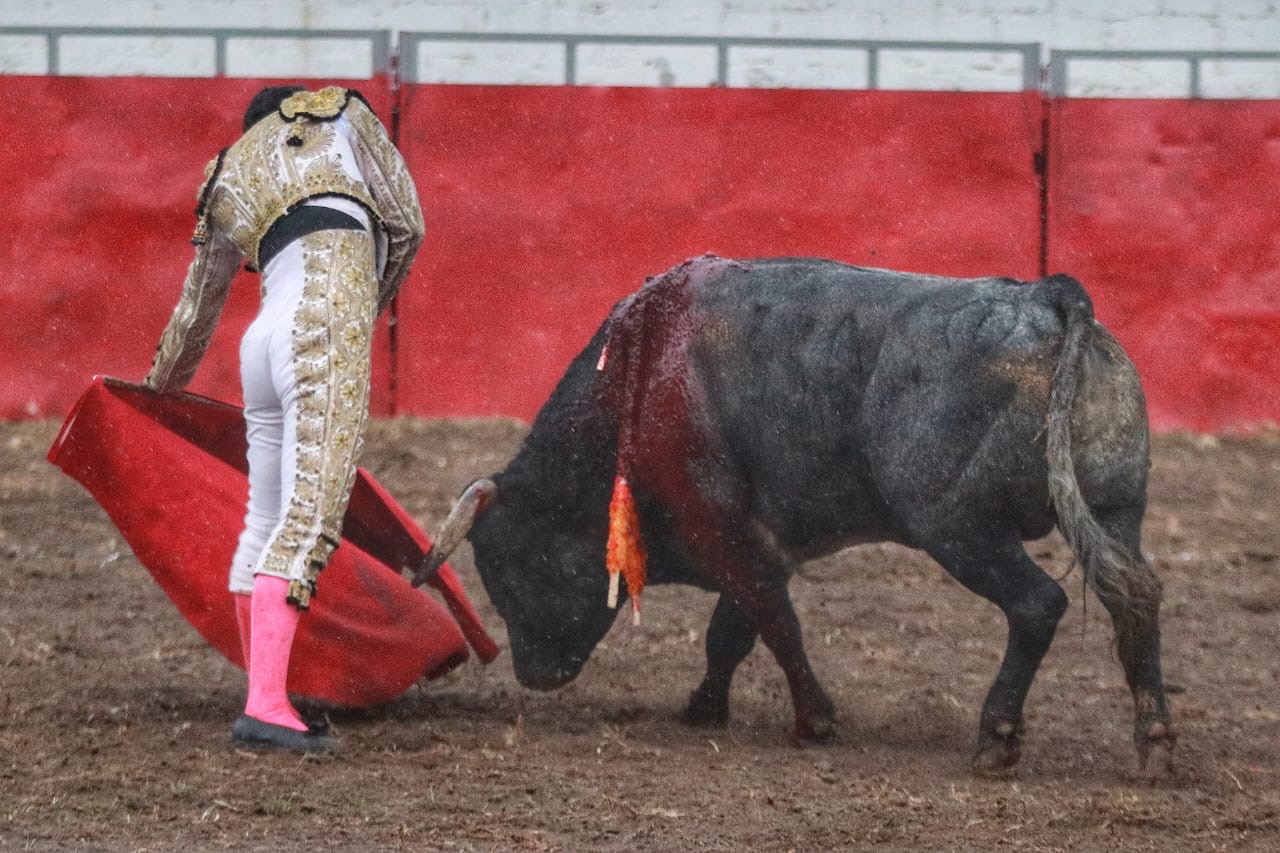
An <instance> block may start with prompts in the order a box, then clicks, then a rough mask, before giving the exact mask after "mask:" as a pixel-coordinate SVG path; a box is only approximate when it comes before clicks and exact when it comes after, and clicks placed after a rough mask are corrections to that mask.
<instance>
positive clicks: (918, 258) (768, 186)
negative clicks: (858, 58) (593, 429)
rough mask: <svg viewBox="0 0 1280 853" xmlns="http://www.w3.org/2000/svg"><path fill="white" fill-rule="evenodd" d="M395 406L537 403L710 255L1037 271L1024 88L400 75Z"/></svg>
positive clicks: (525, 406)
mask: <svg viewBox="0 0 1280 853" xmlns="http://www.w3.org/2000/svg"><path fill="white" fill-rule="evenodd" d="M403 115H404V118H403V123H402V125H401V134H400V142H401V147H402V149H403V150H404V152H405V155H406V157H407V158H408V160H409V163H410V166H411V168H412V170H413V172H414V174H415V176H417V180H418V186H419V191H420V192H421V193H422V195H423V197H424V199H426V204H427V206H428V210H427V216H428V220H429V222H428V232H429V234H428V239H427V245H426V248H425V249H424V252H423V254H422V256H421V257H420V259H419V261H418V263H417V266H416V268H415V271H414V276H415V280H414V281H413V282H412V287H410V288H408V289H406V290H405V291H404V295H403V297H402V298H401V301H400V325H399V330H400V336H401V341H402V350H401V359H400V361H399V366H400V369H401V372H400V380H401V381H400V388H399V394H398V398H397V399H398V402H399V405H400V408H401V410H402V411H406V412H414V413H420V414H433V415H469V414H483V415H496V414H508V415H516V416H518V417H521V418H531V417H532V416H533V414H534V413H535V412H536V411H537V408H538V406H539V405H540V404H541V403H542V401H543V400H545V399H546V397H547V394H548V393H549V392H550V391H551V388H552V386H553V385H554V383H555V381H556V379H557V378H558V377H559V375H560V373H561V372H562V371H563V369H564V367H565V366H566V365H567V364H568V363H569V360H570V359H571V358H572V357H573V356H574V355H575V354H576V353H577V351H578V350H579V349H580V348H581V347H582V345H583V344H585V343H586V341H587V340H588V339H589V338H590V337H591V334H592V333H593V332H594V331H595V328H596V326H597V325H599V323H600V321H601V320H603V319H604V317H605V315H606V314H607V312H608V310H609V307H610V306H611V305H612V304H613V303H614V301H616V300H617V299H618V298H620V297H622V296H624V295H625V294H627V293H630V292H631V291H633V290H635V289H636V288H638V287H640V286H641V285H642V284H643V283H644V280H645V277H646V276H650V275H655V274H657V273H661V272H663V271H665V270H666V269H668V268H669V267H671V266H673V265H675V264H676V263H678V262H680V261H682V260H685V259H686V258H689V257H692V256H696V255H701V254H703V253H705V252H714V253H716V254H719V255H723V256H728V257H743V258H750V257H757V256H762V255H819V256H825V257H831V258H836V259H838V260H844V261H849V262H852V263H858V264H866V265H876V266H889V267H899V268H903V269H914V270H922V271H928V272H936V273H946V274H952V275H969V274H973V275H977V274H982V273H985V272H989V271H992V270H996V271H999V272H1001V273H1007V274H1011V275H1019V276H1034V275H1035V273H1036V267H1037V262H1038V235H1039V229H1040V225H1039V196H1038V190H1037V182H1036V176H1035V174H1034V171H1033V164H1034V155H1035V152H1036V151H1037V150H1038V149H1039V128H1040V122H1039V106H1038V99H1037V98H1036V96H1034V95H1031V96H1027V95H1020V94H1016V95H972V94H970V95H965V94H921V93H914V94H906V93H888V92H816V91H759V90H743V89H739V90H724V89H616V88H615V89H593V88H569V87H556V88H516V87H508V88H502V87H455V86H415V87H410V88H409V89H408V90H407V92H406V98H405V103H404V111H403Z"/></svg>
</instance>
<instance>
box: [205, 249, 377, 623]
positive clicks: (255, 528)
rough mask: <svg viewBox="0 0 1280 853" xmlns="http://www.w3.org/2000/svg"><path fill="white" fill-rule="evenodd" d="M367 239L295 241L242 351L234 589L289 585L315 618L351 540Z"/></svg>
mask: <svg viewBox="0 0 1280 853" xmlns="http://www.w3.org/2000/svg"><path fill="white" fill-rule="evenodd" d="M374 265H375V261H374V250H373V241H372V239H371V238H370V236H369V234H368V233H367V232H362V231H342V230H332V231H320V232H316V233H314V234H309V235H306V236H304V237H302V238H300V239H298V240H295V241H294V242H293V243H290V244H289V245H288V246H286V247H285V248H284V249H282V250H281V251H280V253H279V254H278V255H276V256H275V257H274V258H273V259H272V260H271V262H270V263H269V264H268V265H267V268H266V269H265V270H263V276H262V291H263V292H262V305H261V308H260V309H259V312H258V315H257V317H256V318H255V319H254V321H253V323H252V324H251V325H250V326H249V328H248V330H247V331H246V332H245V335H244V337H243V339H242V340H241V344H240V379H241V383H242V388H243V393H244V418H245V425H246V427H247V435H248V441H249V501H248V506H247V509H246V513H245V526H244V530H243V532H242V533H241V535H240V539H239V542H238V544H237V548H236V552H235V555H234V557H233V559H232V564H231V577H230V583H229V587H230V589H231V591H232V592H233V593H241V594H249V593H251V592H252V590H253V578H254V575H255V574H270V575H275V576H278V577H284V578H286V579H288V580H290V581H291V582H293V583H292V584H291V588H290V598H291V600H293V601H294V603H295V604H297V605H298V606H299V607H301V608H303V609H305V607H306V606H307V605H308V603H309V598H310V594H311V593H312V592H314V588H315V577H316V575H318V573H319V571H320V569H322V568H323V567H324V565H325V563H327V562H328V558H329V556H330V554H331V553H332V551H333V549H334V548H336V547H337V544H338V541H339V539H340V536H341V521H342V515H343V514H344V513H345V510H346V504H347V500H348V498H349V497H350V492H351V486H352V484H353V483H354V478H355V472H356V463H357V459H358V454H359V451H360V449H361V447H362V444H363V434H364V426H365V423H366V421H367V419H368V403H369V372H370V351H371V338H372V332H373V320H374V311H375V310H376V300H377V279H376V275H375V272H374Z"/></svg>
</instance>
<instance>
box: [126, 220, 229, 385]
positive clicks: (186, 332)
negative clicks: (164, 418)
mask: <svg viewBox="0 0 1280 853" xmlns="http://www.w3.org/2000/svg"><path fill="white" fill-rule="evenodd" d="M242 259H243V255H241V253H240V250H239V249H237V248H236V247H235V245H234V244H232V242H231V241H230V240H228V239H227V238H226V237H224V236H222V235H221V234H217V233H215V234H213V235H212V236H210V237H209V239H208V242H207V243H205V244H203V245H198V246H196V256H195V260H193V261H192V262H191V266H190V268H189V269H188V270H187V279H186V281H185V282H184V283H183V285H182V296H181V297H180V298H179V300H178V305H177V307H176V308H174V309H173V316H172V317H170V318H169V325H168V326H166V327H165V330H164V334H162V335H161V336H160V345H159V346H158V347H156V356H155V359H154V360H153V361H152V362H151V370H150V372H148V373H147V377H146V379H145V380H143V381H144V382H145V383H146V385H147V387H149V388H151V389H153V390H155V391H181V390H182V389H183V388H185V387H186V386H187V385H188V383H190V382H191V379H192V377H194V376H195V373H196V368H197V367H199V366H200V360H201V359H202V358H203V357H204V353H205V350H207V349H208V348H209V339H210V338H211V337H213V330H214V327H216V326H217V324H218V317H219V316H220V315H221V314H222V306H223V305H225V304H226V301H227V292H228V291H229V290H230V289H231V282H232V280H233V279H234V278H235V275H236V270H237V268H238V267H239V266H240V261H241V260H242Z"/></svg>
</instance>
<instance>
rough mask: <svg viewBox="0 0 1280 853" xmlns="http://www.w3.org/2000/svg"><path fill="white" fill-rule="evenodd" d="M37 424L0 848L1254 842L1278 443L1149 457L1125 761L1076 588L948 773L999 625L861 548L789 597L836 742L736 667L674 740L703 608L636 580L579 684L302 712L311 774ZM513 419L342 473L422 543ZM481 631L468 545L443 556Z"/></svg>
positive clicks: (416, 696) (495, 672) (1265, 815)
mask: <svg viewBox="0 0 1280 853" xmlns="http://www.w3.org/2000/svg"><path fill="white" fill-rule="evenodd" d="M55 429H56V424H52V423H35V424H30V423H28V424H4V425H0V850H63V849H74V850H78V849H83V850H177V849H182V848H188V849H193V850H216V849H241V850H251V849H264V850H265V849H272V850H315V849H327V850H362V851H363V850H395V849H406V850H483V851H488V850H503V851H505V850H516V851H519V850H536V851H539V850H575V851H577V850H604V851H609V850H680V851H705V850H726V851H727V850H733V851H739V850H744V849H750V850H769V851H773V850H777V851H785V850H796V851H809V850H823V849H864V848H878V849H884V850H903V851H906V850H913V851H914V850H966V849H983V850H989V849H1010V850H1073V851H1074V850H1215V849H1223V850H1227V849H1230V850H1276V849H1280V532H1277V521H1280V497H1278V496H1277V495H1278V493H1280V436H1277V435H1274V434H1273V435H1269V436H1262V437H1256V438H1250V439H1205V438H1193V437H1185V436H1183V437H1179V436H1165V437H1161V438H1159V439H1158V440H1157V441H1156V447H1155V453H1154V470H1153V474H1152V487H1151V498H1152V506H1151V510H1150V512H1149V515H1148V519H1147V524H1146V536H1147V539H1146V548H1147V551H1148V553H1149V557H1150V559H1151V561H1152V563H1153V564H1154V565H1155V566H1156V567H1157V568H1158V570H1159V572H1160V574H1161V576H1162V577H1163V579H1164V581H1165V589H1166V595H1165V604H1164V629H1165V630H1164V639H1165V669H1166V675H1167V678H1168V681H1169V682H1170V686H1171V689H1172V691H1173V695H1172V697H1171V700H1172V703H1173V709H1174V714H1175V720H1176V724H1177V726H1178V730H1179V734H1180V737H1181V741H1180V744H1179V749H1178V752H1177V755H1176V764H1175V766H1174V768H1173V772H1172V773H1171V774H1165V775H1160V776H1157V777H1155V778H1152V777H1151V776H1150V775H1148V774H1140V773H1138V772H1137V771H1136V769H1135V760H1134V752H1133V749H1132V746H1131V744H1130V731H1131V711H1130V707H1129V705H1130V703H1129V699H1128V694H1127V691H1126V689H1125V688H1124V686H1123V680H1122V676H1121V673H1120V669H1119V666H1118V664H1117V663H1116V660H1115V657H1114V653H1113V650H1112V646H1111V641H1112V634H1111V630H1110V627H1109V625H1108V624H1107V622H1106V621H1105V614H1104V612H1103V609H1102V607H1101V606H1100V605H1099V604H1098V603H1097V601H1096V599H1090V601H1089V602H1088V606H1087V607H1085V606H1082V605H1083V604H1084V603H1085V602H1084V600H1083V593H1082V589H1081V581H1080V576H1079V573H1078V572H1075V573H1070V574H1067V571H1068V563H1067V558H1066V553H1067V552H1066V549H1065V546H1064V545H1063V544H1062V542H1061V540H1060V539H1058V538H1057V537H1056V536H1054V537H1050V538H1049V539H1046V540H1043V541H1040V542H1036V543H1032V544H1031V546H1030V552H1031V553H1032V555H1033V556H1034V557H1036V558H1037V559H1038V560H1039V561H1040V562H1041V564H1042V565H1044V566H1045V567H1046V568H1048V569H1049V570H1050V571H1052V572H1054V573H1055V576H1058V575H1066V577H1065V579H1064V581H1063V583H1064V586H1065V588H1066V589H1067V590H1068V592H1069V594H1070V595H1071V598H1072V608H1071V610H1070V611H1069V613H1068V615H1067V617H1066V619H1065V620H1064V622H1063V624H1062V627H1061V628H1060V631H1059V634H1058V637H1057V641H1056V643H1055V646H1054V648H1053V650H1052V651H1051V653H1050V655H1049V657H1048V658H1047V659H1046V661H1045V664H1044V667H1043V669H1042V670H1041V672H1040V676H1039V678H1038V680H1037V682H1036V685H1035V687H1034V689H1033V690H1032V693H1031V696H1030V699H1029V702H1028V729H1029V730H1028V737H1027V742H1026V745H1025V751H1024V758H1023V762H1022V764H1021V765H1020V766H1019V767H1018V768H1017V770H1016V771H1015V772H1014V773H1013V774H1011V775H1010V776H1009V777H1008V778H1003V779H996V780H990V779H978V778H975V777H973V776H972V775H970V773H969V771H968V759H969V754H970V752H971V750H972V748H973V741H974V735H975V731H976V726H977V713H978V708H979V705H980V703H981V701H982V697H983V695H984V694H985V692H986V689H987V687H988V684H989V682H990V679H991V678H992V677H993V675H994V673H995V670H996V667H997V664H998V661H999V659H1000V656H1001V654H1002V651H1003V646H1004V624H1003V618H1002V617H1001V616H1000V614H999V613H998V611H996V609H995V608H994V607H993V606H991V605H989V604H987V603H986V602H984V601H981V600H980V599H978V598H976V597H974V596H973V595H971V594H969V593H968V592H966V591H965V590H963V589H961V588H960V587H959V586H958V585H957V584H955V583H954V582H953V581H951V580H950V579H949V578H947V577H946V575H945V574H944V573H943V572H942V570H941V569H939V568H938V567H937V566H936V565H934V564H932V563H931V562H929V561H928V560H927V559H925V558H923V557H922V556H920V555H918V554H915V553H912V552H910V551H907V550H905V549H902V548H898V547H891V546H863V547H860V548H856V549H852V550H849V551H847V552H844V553H842V554H840V555H837V556H835V557H833V558H829V559H826V560H823V561H820V562H816V563H813V564H810V565H809V566H807V567H806V568H805V570H804V571H803V573H802V575H801V576H800V577H798V578H797V579H796V580H795V582H794V584H793V586H792V590H793V594H794V596H795V599H796V604H797V609H798V610H799V611H800V616H801V621H802V623H803V624H804V627H805V632H806V639H807V642H808V645H809V648H810V650H811V656H812V658H813V662H814V666H815V668H816V669H817V671H818V673H819V675H820V677H821V678H822V679H823V680H824V682H825V684H826V686H827V688H828V691H829V692H830V694H831V695H832V697H833V699H834V700H835V702H836V704H837V706H838V708H839V711H840V714H841V731H840V737H839V740H838V741H837V742H836V743H834V744H832V745H828V746H822V747H805V748H801V747H797V746H796V745H794V744H793V743H792V741H791V738H790V724H791V709H790V703H789V698H788V695H787V690H786V686H785V684H784V682H783V679H782V676H781V673H780V672H779V670H778V669H777V667H776V665H775V664H774V662H773V661H772V659H771V658H769V656H768V654H767V652H765V651H763V650H762V649H757V650H756V652H754V653H753V654H752V656H751V658H749V659H748V661H747V662H746V663H745V664H744V665H743V667H742V669H741V670H740V674H739V676H738V679H737V681H736V682H735V687H734V692H733V702H734V718H733V721H732V722H731V724H730V725H729V726H728V728H726V729H722V730H698V729H690V728H686V727H684V726H682V725H681V724H680V723H678V722H677V721H676V720H675V716H676V714H677V713H678V712H679V711H680V710H681V709H682V707H683V704H684V701H685V699H686V697H687V695H688V692H689V690H690V689H692V687H693V686H694V685H695V684H696V682H697V680H698V678H699V677H700V675H701V671H702V659H703V658H702V638H703V632H704V630H705V627H706V623H707V619H708V617H709V616H710V613H711V608H712V605H713V603H714V602H713V598H712V597H711V596H710V595H708V594H705V593H702V592H698V591H695V590H689V589H683V588H671V587H666V588H656V589H651V590H649V591H646V593H645V596H646V602H645V620H644V624H643V625H642V626H641V627H639V628H633V627H632V626H631V625H630V624H629V620H628V619H627V618H626V617H623V618H620V619H619V621H618V624H617V625H616V626H615V627H614V629H613V631H612V632H611V633H610V634H609V636H608V637H607V638H606V640H605V642H604V643H603V644H602V645H601V646H600V648H599V649H598V650H597V652H596V654H595V656H594V657H593V658H592V660H591V662H590V663H589V664H588V665H587V667H586V669H585V671H584V672H583V674H582V675H581V676H580V677H579V678H578V679H577V681H575V682H574V683H573V684H571V685H569V686H568V687H566V688H564V689H562V690H560V691H558V692H555V693H549V694H540V693H533V692H530V691H526V690H524V689H523V688H521V687H519V686H518V685H517V683H516V682H515V679H514V677H513V675H512V673H511V668H510V663H509V659H508V657H507V656H506V655H505V654H504V655H503V656H502V657H499V658H498V660H497V661H496V662H495V663H493V664H492V665H490V666H488V667H482V666H480V665H479V664H478V663H475V662H474V661H472V662H470V663H467V664H465V665H463V666H462V667H460V668H459V669H457V670H455V671H454V672H452V673H450V674H449V675H447V676H445V677H444V678H442V679H439V680H437V681H433V682H428V683H423V684H420V685H418V686H415V687H414V688H412V689H411V690H410V691H409V692H408V693H406V694H405V695H404V696H403V697H402V698H401V699H399V700H398V701H396V702H394V703H392V704H391V705H388V706H385V707H380V708H376V709H371V710H364V711H347V710H342V709H334V708H328V709H319V710H327V711H328V714H329V716H330V719H331V720H332V722H333V724H334V725H335V727H336V728H337V730H338V732H339V734H340V735H341V737H342V738H343V740H344V744H345V751H344V753H343V754H342V755H341V756H339V757H338V758H336V759H330V760H314V759H302V758H298V757H291V756H256V757H255V756H251V755H246V754H243V753H239V752H236V751H233V750H231V749H229V748H228V746H227V731H228V727H229V725H230V722H231V720H232V719H233V718H234V717H235V715H236V714H237V713H238V711H239V708H240V705H241V701H242V691H243V689H244V676H243V673H241V672H240V671H239V670H238V669H236V668H235V667H233V666H231V665H230V664H229V663H227V662H226V661H225V660H224V659H223V658H222V657H221V656H219V655H218V654H217V653H216V652H214V651H213V650H212V649H210V648H209V647H208V646H206V645H205V644H204V643H203V641H202V640H201V639H200V638H199V636H198V635H197V634H196V633H195V632H194V631H193V630H192V629H190V628H189V627H188V626H187V625H186V623H185V622H184V621H183V620H182V619H181V617H180V616H179V615H178V613H177V611H176V610H175V609H174V608H173V607H172V606H171V605H170V604H169V602H168V601H167V599H166V598H165V597H164V595H163V594H162V593H161V591H160V590H159V588H158V587H156V585H155V584H154V583H152V581H151V580H150V578H149V576H148V575H147V573H146V572H145V570H143V569H142V568H141V567H140V566H139V565H138V563H137V561H136V560H135V559H134V558H133V556H132V554H131V553H130V552H129V550H128V548H127V547H126V546H125V545H124V544H123V543H122V542H121V540H120V538H119V536H118V534H117V533H116V531H115V530H114V529H113V527H112V526H111V524H110V522H109V521H108V520H107V518H106V516H105V515H104V514H103V513H102V512H101V511H100V510H99V509H98V507H97V506H96V505H95V504H94V503H93V501H92V500H91V499H90V498H89V497H88V496H87V495H86V494H85V493H84V492H83V490H81V489H80V487H79V486H78V485H77V484H76V483H74V482H72V481H71V480H69V479H68V478H66V477H65V476H63V475H62V474H61V473H60V472H58V471H57V470H56V469H54V468H53V467H52V466H50V465H49V464H48V463H46V462H45V461H44V452H45V450H46V448H47V447H48V444H49V442H50V441H51V440H52V438H53V435H54V432H55ZM521 435H522V428H521V427H520V426H519V425H517V424H512V423H506V422H501V421H481V422H474V423H459V422H448V423H442V422H423V421H414V420H396V421H383V422H379V423H376V424H374V426H373V431H372V436H371V442H370V449H369V451H368V454H367V456H366V460H365V461H366V467H368V468H369V469H370V470H371V471H372V472H373V473H374V474H375V475H376V476H377V477H378V478H379V479H380V480H381V481H382V482H383V483H384V484H385V485H386V486H387V487H388V488H390V490H391V491H392V492H393V493H394V494H395V495H396V496H397V497H398V498H400V499H401V501H402V502H403V503H404V504H405V506H406V507H407V508H408V509H409V510H410V511H411V512H412V513H413V514H414V515H415V516H416V517H417V518H418V519H419V520H420V521H421V522H422V523H423V525H424V527H425V528H426V529H428V530H431V529H433V528H434V527H435V525H436V523H437V522H438V520H439V519H440V518H442V517H443V514H444V513H445V512H446V511H447V509H448V506H449V502H450V499H451V497H452V496H453V495H454V494H456V492H457V491H458V490H459V488H460V487H461V486H462V485H464V484H465V483H466V482H467V481H468V480H470V479H471V478H472V477H473V476H476V475H479V474H485V473H489V472H490V471H492V470H494V469H496V468H498V467H500V466H501V464H502V462H503V461H505V459H506V458H507V457H508V456H509V455H510V454H511V453H512V452H513V450H514V448H515V447H516V445H517V443H518V441H519V439H520V437H521ZM453 563H454V565H455V568H457V569H458V571H459V573H460V574H461V575H462V576H463V578H464V580H465V581H466V583H467V586H468V589H469V590H470V592H471V595H472V597H473V599H474V600H475V602H476V604H477V605H478V606H479V607H480V609H481V613H482V615H483V616H484V617H485V620H486V623H487V624H488V625H489V626H490V629H491V631H492V633H493V634H494V636H495V638H497V639H499V641H500V642H502V643H503V644H504V645H505V643H506V635H505V631H504V630H503V627H502V624H501V621H500V620H499V619H498V617H497V615H496V614H495V612H494V611H493V609H492V607H491V606H490V605H489V604H488V600H487V598H486V597H485V594H484V592H483V590H482V588H481V587H480V585H479V582H478V580H477V579H476V578H475V576H474V570H473V567H472V565H471V562H470V553H469V551H467V549H466V548H465V546H464V548H463V549H462V551H461V552H460V553H459V554H458V555H457V556H456V557H455V559H454V561H453Z"/></svg>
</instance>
